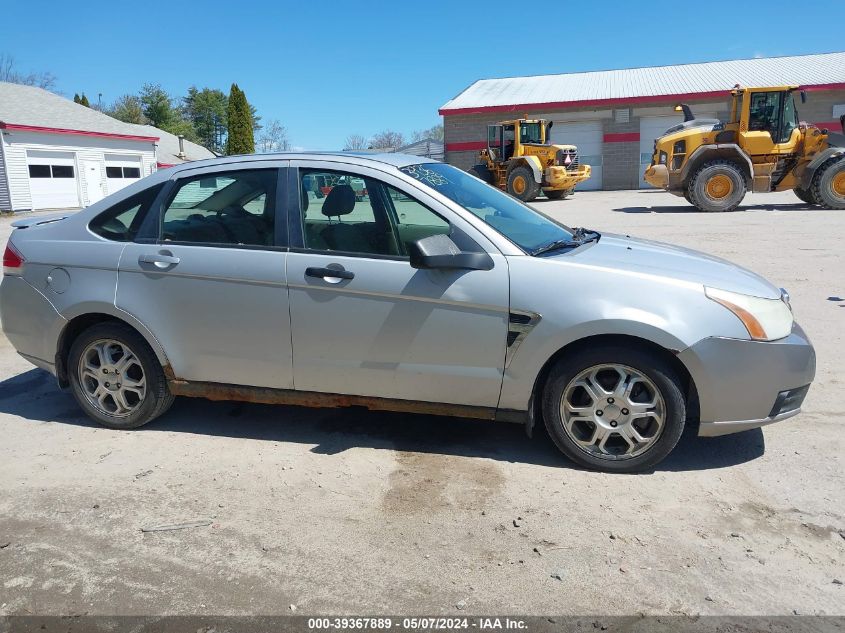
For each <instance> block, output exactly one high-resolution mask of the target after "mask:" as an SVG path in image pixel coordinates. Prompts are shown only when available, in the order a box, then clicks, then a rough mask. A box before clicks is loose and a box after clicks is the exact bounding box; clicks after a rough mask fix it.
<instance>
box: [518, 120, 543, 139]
mask: <svg viewBox="0 0 845 633" xmlns="http://www.w3.org/2000/svg"><path fill="white" fill-rule="evenodd" d="M541 134H542V131H541V130H540V124H539V123H522V124H521V125H520V126H519V142H520V143H541V142H542V140H541V139H542V136H541Z"/></svg>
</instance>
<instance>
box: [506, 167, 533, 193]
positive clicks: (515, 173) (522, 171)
mask: <svg viewBox="0 0 845 633" xmlns="http://www.w3.org/2000/svg"><path fill="white" fill-rule="evenodd" d="M520 183H521V186H520ZM514 185H516V189H515V188H514ZM520 188H521V189H522V191H518V190H519V189H520ZM508 193H509V194H511V195H512V196H513V197H514V198H518V199H519V200H522V201H523V202H531V201H532V200H533V199H534V198H536V197H537V196H538V195H539V193H540V183H538V182H537V181H536V180H534V172H533V171H531V169H529V168H528V167H526V166H525V165H519V166H518V167H514V168H513V169H512V170H511V172H510V173H509V174H508Z"/></svg>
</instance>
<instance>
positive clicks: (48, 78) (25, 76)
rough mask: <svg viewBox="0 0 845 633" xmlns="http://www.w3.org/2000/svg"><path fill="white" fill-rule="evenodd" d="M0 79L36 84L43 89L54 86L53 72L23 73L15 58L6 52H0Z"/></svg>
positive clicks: (54, 77) (28, 84) (26, 84)
mask: <svg viewBox="0 0 845 633" xmlns="http://www.w3.org/2000/svg"><path fill="white" fill-rule="evenodd" d="M0 81H8V82H9V83H13V84H23V85H24V86H36V87H37V88H44V90H52V89H53V88H55V87H56V76H55V75H54V74H53V73H49V72H40V73H23V72H21V71H19V70H18V68H17V63H16V62H15V58H14V57H12V56H11V55H9V54H7V53H2V54H0Z"/></svg>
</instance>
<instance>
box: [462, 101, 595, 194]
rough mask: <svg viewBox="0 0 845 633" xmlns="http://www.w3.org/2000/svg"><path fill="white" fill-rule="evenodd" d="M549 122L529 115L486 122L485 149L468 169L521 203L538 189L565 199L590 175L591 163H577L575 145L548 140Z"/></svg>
mask: <svg viewBox="0 0 845 633" xmlns="http://www.w3.org/2000/svg"><path fill="white" fill-rule="evenodd" d="M552 125H553V122H548V123H547V122H546V121H545V120H543V119H528V118H525V119H517V120H515V121H502V122H501V123H496V124H494V125H488V126H487V148H486V149H482V150H481V151H480V152H479V164H478V165H475V166H474V167H472V168H471V169H470V170H469V172H470V173H471V174H473V175H474V176H476V177H478V178H480V179H481V180H483V181H484V182H486V183H488V184H491V185H493V186H496V187H499V188H500V189H504V190H505V191H507V192H508V193H509V194H511V195H512V196H514V197H516V198H519V199H520V200H522V201H523V202H530V201H531V200H533V199H534V198H536V197H537V196H538V195H540V192H541V191H542V192H543V193H544V194H546V197H547V198H549V199H550V200H559V199H561V198H565V197H566V196H568V195H570V194H571V193H572V192H573V190H574V189H575V185H577V184H578V183H579V182H582V181H584V180H587V178H589V177H590V166H589V165H580V164H579V163H578V149H577V148H576V147H575V146H574V145H551V144H550V143H549V141H548V139H549V132H550V130H551V128H552Z"/></svg>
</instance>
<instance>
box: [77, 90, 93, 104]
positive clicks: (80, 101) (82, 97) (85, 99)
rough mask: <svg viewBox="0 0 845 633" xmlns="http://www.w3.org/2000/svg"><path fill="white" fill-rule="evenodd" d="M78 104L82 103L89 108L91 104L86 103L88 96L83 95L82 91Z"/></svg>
mask: <svg viewBox="0 0 845 633" xmlns="http://www.w3.org/2000/svg"><path fill="white" fill-rule="evenodd" d="M79 103H80V105H84V106H85V107H86V108H90V107H91V104H90V103H88V97H86V96H85V93H84V92H83V93H82V96H81V97H80V98H79Z"/></svg>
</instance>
